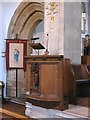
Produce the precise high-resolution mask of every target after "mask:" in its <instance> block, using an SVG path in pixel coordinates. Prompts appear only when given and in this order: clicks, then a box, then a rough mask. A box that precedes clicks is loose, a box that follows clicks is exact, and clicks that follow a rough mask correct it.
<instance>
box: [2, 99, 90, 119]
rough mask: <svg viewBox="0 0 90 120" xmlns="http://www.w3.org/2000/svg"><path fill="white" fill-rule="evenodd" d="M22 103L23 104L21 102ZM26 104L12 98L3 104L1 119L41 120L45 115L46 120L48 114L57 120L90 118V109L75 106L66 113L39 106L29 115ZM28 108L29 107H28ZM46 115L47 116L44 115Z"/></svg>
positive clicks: (34, 107) (23, 101)
mask: <svg viewBox="0 0 90 120" xmlns="http://www.w3.org/2000/svg"><path fill="white" fill-rule="evenodd" d="M20 101H21V102H20ZM25 105H26V103H25V98H23V99H21V100H20V98H18V99H17V98H12V99H9V98H8V99H7V100H6V101H4V102H3V104H2V108H1V109H3V111H2V110H0V112H1V113H2V114H1V117H2V118H9V120H14V118H15V120H16V118H19V117H20V118H19V119H20V120H22V119H23V118H24V117H25V118H24V120H26V119H27V120H31V118H30V117H32V118H37V119H40V115H44V118H45V117H46V116H47V113H49V114H48V115H49V117H50V118H53V115H54V117H55V116H56V118H68V119H69V117H70V118H71V119H73V118H78V120H82V119H84V118H85V119H86V118H89V117H90V116H89V111H90V108H89V107H85V106H75V105H69V109H67V110H64V111H59V110H53V109H50V110H49V109H48V110H47V109H44V108H41V107H40V108H39V107H37V106H33V110H32V111H33V112H32V114H31V113H29V114H28V115H26V114H25V110H26V106H25ZM27 106H28V105H27ZM44 113H45V114H44ZM30 114H31V116H30Z"/></svg>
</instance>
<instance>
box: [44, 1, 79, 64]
mask: <svg viewBox="0 0 90 120" xmlns="http://www.w3.org/2000/svg"><path fill="white" fill-rule="evenodd" d="M44 25H45V26H44V28H45V30H44V31H45V46H48V51H49V54H51V55H64V57H65V58H70V59H71V62H72V63H73V64H80V63H81V3H79V2H48V3H47V2H45V19H44ZM47 34H48V37H47ZM47 41H48V45H47Z"/></svg>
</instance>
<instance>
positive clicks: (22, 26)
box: [7, 2, 44, 39]
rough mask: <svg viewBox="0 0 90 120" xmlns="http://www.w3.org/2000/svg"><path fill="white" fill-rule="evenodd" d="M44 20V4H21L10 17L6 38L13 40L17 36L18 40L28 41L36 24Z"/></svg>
mask: <svg viewBox="0 0 90 120" xmlns="http://www.w3.org/2000/svg"><path fill="white" fill-rule="evenodd" d="M43 19H44V3H41V2H21V3H20V5H19V6H18V8H17V9H16V11H15V13H14V15H13V16H12V19H11V22H10V25H9V28H8V35H7V36H8V38H14V37H15V35H16V34H18V37H19V38H23V39H30V36H31V35H32V32H33V31H34V29H35V27H36V26H37V24H39V23H40V22H41V21H43Z"/></svg>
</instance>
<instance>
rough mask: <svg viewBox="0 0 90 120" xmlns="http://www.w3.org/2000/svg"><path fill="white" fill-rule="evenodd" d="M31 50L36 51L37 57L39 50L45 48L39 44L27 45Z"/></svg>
mask: <svg viewBox="0 0 90 120" xmlns="http://www.w3.org/2000/svg"><path fill="white" fill-rule="evenodd" d="M29 45H30V46H31V47H32V48H33V49H37V50H38V55H39V50H40V49H45V47H44V46H43V45H42V44H41V43H30V44H29Z"/></svg>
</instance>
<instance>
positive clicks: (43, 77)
mask: <svg viewBox="0 0 90 120" xmlns="http://www.w3.org/2000/svg"><path fill="white" fill-rule="evenodd" d="M25 60H26V65H27V68H26V75H27V77H26V90H27V95H26V98H27V101H28V102H31V103H33V104H35V105H38V106H42V107H46V108H56V109H60V110H63V109H66V108H68V103H69V100H68V99H67V96H69V95H70V85H71V83H70V77H71V76H70V70H69V69H70V66H69V65H70V60H69V59H64V58H63V56H62V55H39V56H38V55H32V56H25Z"/></svg>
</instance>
